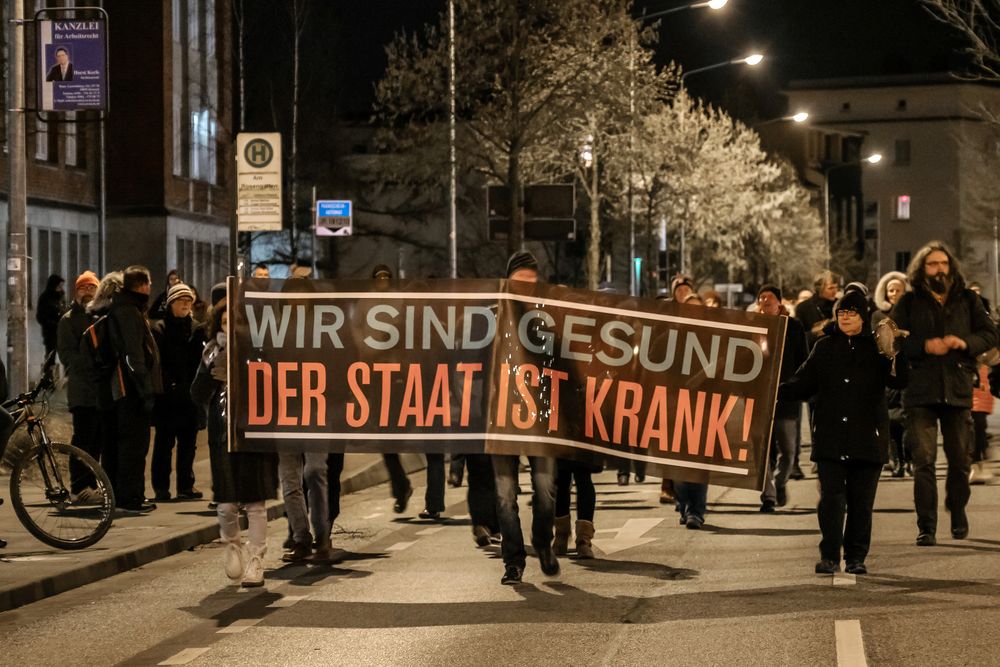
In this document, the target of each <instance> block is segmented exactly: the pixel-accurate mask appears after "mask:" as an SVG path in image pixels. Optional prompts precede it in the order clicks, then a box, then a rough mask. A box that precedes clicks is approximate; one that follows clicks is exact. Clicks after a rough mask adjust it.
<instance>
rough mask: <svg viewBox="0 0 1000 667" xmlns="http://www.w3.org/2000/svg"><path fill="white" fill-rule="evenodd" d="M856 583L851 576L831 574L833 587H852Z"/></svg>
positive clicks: (854, 577) (838, 573)
mask: <svg viewBox="0 0 1000 667" xmlns="http://www.w3.org/2000/svg"><path fill="white" fill-rule="evenodd" d="M856 583H858V578H857V577H856V576H855V575H853V574H846V573H843V572H834V573H833V585H834V586H853V585H855V584H856Z"/></svg>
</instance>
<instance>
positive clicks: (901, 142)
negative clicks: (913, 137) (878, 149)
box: [895, 139, 910, 167]
mask: <svg viewBox="0 0 1000 667" xmlns="http://www.w3.org/2000/svg"><path fill="white" fill-rule="evenodd" d="M895 164H896V165H897V166H899V167H905V166H908V165H909V164H910V140H909V139H896V161H895Z"/></svg>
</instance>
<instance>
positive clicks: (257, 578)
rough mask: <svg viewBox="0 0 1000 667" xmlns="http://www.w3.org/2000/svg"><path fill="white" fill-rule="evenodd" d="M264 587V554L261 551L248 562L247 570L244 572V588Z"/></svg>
mask: <svg viewBox="0 0 1000 667" xmlns="http://www.w3.org/2000/svg"><path fill="white" fill-rule="evenodd" d="M263 585H264V552H263V551H259V552H255V553H253V554H251V555H250V559H249V560H248V561H247V568H246V570H245V571H244V572H243V583H242V586H243V588H256V587H258V586H263Z"/></svg>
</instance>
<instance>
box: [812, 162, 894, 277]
mask: <svg viewBox="0 0 1000 667" xmlns="http://www.w3.org/2000/svg"><path fill="white" fill-rule="evenodd" d="M881 161H882V154H881V153H872V154H871V155H869V156H868V157H866V158H863V159H861V160H855V161H853V162H845V163H843V164H835V165H833V166H832V167H827V168H826V169H825V170H824V171H823V224H824V225H825V226H826V265H827V268H830V259H831V258H830V254H831V250H832V248H831V245H830V174H831V173H832V172H834V171H836V170H837V169H843V168H844V167H857V166H859V165H863V164H865V163H868V164H878V163H879V162H881Z"/></svg>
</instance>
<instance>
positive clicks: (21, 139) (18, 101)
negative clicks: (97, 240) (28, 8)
mask: <svg viewBox="0 0 1000 667" xmlns="http://www.w3.org/2000/svg"><path fill="white" fill-rule="evenodd" d="M10 4H11V9H12V11H11V20H10V22H9V23H8V25H9V26H10V37H9V39H8V40H7V44H8V46H7V54H8V62H9V63H10V69H9V70H8V71H9V73H10V81H11V84H12V85H11V86H10V92H9V93H8V94H9V95H10V103H9V104H8V105H7V109H8V112H7V114H8V115H7V146H8V148H9V151H8V158H9V160H10V162H9V166H10V195H9V197H8V200H7V206H8V223H7V224H8V229H7V235H8V238H7V298H8V302H7V358H8V363H7V368H8V369H9V370H8V373H7V377H8V380H9V393H10V394H11V395H16V394H18V393H20V392H23V391H26V390H27V389H28V262H27V250H28V246H27V241H28V195H27V175H26V171H25V169H26V165H25V131H24V111H25V109H24V3H23V0H11V3H10Z"/></svg>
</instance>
